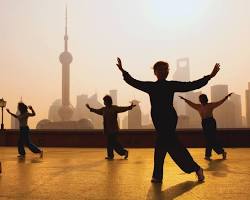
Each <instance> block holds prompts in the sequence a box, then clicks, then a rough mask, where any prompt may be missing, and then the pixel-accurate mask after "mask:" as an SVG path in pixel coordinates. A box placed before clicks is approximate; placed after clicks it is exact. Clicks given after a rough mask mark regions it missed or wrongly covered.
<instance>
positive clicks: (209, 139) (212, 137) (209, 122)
mask: <svg viewBox="0 0 250 200" xmlns="http://www.w3.org/2000/svg"><path fill="white" fill-rule="evenodd" d="M232 94H233V93H230V94H228V95H227V96H225V97H224V98H223V99H221V100H220V101H217V102H211V103H208V98H207V95H205V94H201V95H200V96H199V101H200V104H196V103H194V102H192V101H190V100H188V99H186V98H184V97H182V96H179V97H180V98H181V99H183V100H184V101H185V102H186V103H187V104H188V105H189V106H190V107H192V108H193V109H195V110H197V111H198V112H199V114H200V116H201V119H202V121H201V125H202V128H203V133H204V135H205V139H206V151H205V159H206V160H211V158H210V157H211V156H212V150H214V151H215V152H216V153H217V154H221V155H222V158H223V159H224V160H225V159H226V157H227V153H226V152H225V151H224V149H223V147H222V145H221V144H220V142H219V141H218V139H217V138H216V129H217V126H216V120H215V119H214V117H213V110H214V109H215V108H217V107H218V106H220V105H222V104H223V103H224V102H225V101H226V100H227V99H228V97H230V96H231V95H232Z"/></svg>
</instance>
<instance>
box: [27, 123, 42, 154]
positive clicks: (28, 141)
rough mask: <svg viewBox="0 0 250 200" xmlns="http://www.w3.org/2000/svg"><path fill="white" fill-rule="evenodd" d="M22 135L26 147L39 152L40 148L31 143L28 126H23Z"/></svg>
mask: <svg viewBox="0 0 250 200" xmlns="http://www.w3.org/2000/svg"><path fill="white" fill-rule="evenodd" d="M24 137H25V143H26V145H27V147H28V148H29V149H30V151H32V152H33V153H41V150H40V149H39V148H38V147H37V146H36V145H34V144H33V143H32V141H31V139H30V136H29V128H28V127H25V130H24Z"/></svg>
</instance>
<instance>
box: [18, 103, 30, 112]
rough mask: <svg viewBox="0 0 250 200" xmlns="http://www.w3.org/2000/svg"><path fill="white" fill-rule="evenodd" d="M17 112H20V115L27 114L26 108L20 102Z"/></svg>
mask: <svg viewBox="0 0 250 200" xmlns="http://www.w3.org/2000/svg"><path fill="white" fill-rule="evenodd" d="M18 110H19V111H20V113H21V114H23V113H27V112H28V107H27V106H26V105H25V104H24V103H22V102H20V103H18Z"/></svg>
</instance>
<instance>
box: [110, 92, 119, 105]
mask: <svg viewBox="0 0 250 200" xmlns="http://www.w3.org/2000/svg"><path fill="white" fill-rule="evenodd" d="M109 95H110V96H111V98H112V101H113V104H114V105H117V90H109Z"/></svg>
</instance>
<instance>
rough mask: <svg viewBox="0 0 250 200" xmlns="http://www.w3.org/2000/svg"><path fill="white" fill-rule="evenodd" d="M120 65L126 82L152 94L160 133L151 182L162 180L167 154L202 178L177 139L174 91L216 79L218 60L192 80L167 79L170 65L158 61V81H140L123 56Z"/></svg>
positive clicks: (191, 88)
mask: <svg viewBox="0 0 250 200" xmlns="http://www.w3.org/2000/svg"><path fill="white" fill-rule="evenodd" d="M117 62H118V63H117V64H116V65H117V67H118V68H119V70H120V71H121V72H122V74H123V77H124V80H125V82H126V83H128V84H129V85H131V86H132V87H134V88H136V89H138V90H141V91H143V92H146V93H148V94H149V97H150V102H151V117H152V120H153V124H154V127H155V129H156V132H157V137H156V142H155V151H154V171H153V176H152V180H151V182H153V183H161V182H162V179H163V165H164V159H165V156H166V153H169V155H170V156H171V158H172V159H173V160H174V162H175V163H176V164H177V165H178V166H179V167H180V168H181V169H182V170H183V171H184V172H186V173H191V172H196V175H197V177H198V181H203V180H204V179H205V176H204V175H203V169H202V168H201V167H200V166H199V165H198V164H197V163H196V162H195V161H194V160H193V158H192V156H191V155H190V153H189V152H188V150H187V149H186V148H185V147H183V146H182V144H181V143H180V141H179V140H178V138H177V136H176V134H175V130H176V124H177V120H178V117H177V113H176V111H175V109H174V106H173V97H174V93H175V92H187V91H191V90H195V89H198V88H201V87H203V86H204V85H206V84H207V83H208V81H209V80H210V79H211V78H213V77H214V76H215V75H216V74H217V72H218V71H219V69H220V65H219V64H218V63H217V64H216V65H215V67H214V69H213V71H212V73H211V74H210V75H207V76H204V77H203V78H201V79H199V80H196V81H193V82H179V81H167V80H166V78H167V76H168V73H169V65H168V63H167V62H163V61H158V62H156V63H155V64H154V66H153V69H154V74H155V75H156V77H157V81H155V82H150V81H139V80H136V79H134V78H133V77H131V76H130V74H129V73H128V72H126V71H125V70H124V69H123V66H122V62H121V60H120V58H117Z"/></svg>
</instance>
